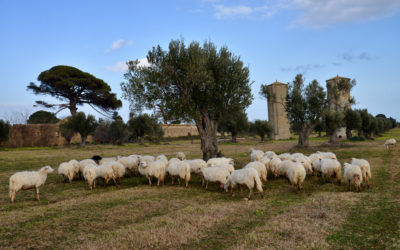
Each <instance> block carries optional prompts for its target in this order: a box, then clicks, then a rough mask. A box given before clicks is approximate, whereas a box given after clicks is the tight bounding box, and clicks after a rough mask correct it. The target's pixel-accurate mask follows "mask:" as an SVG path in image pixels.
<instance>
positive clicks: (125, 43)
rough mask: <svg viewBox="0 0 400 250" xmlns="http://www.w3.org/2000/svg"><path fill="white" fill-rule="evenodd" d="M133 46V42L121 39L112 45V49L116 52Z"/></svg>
mask: <svg viewBox="0 0 400 250" xmlns="http://www.w3.org/2000/svg"><path fill="white" fill-rule="evenodd" d="M132 44H133V42H132V41H131V40H125V39H119V40H117V41H115V42H113V43H112V45H111V49H112V50H116V49H120V48H122V47H127V46H131V45H132Z"/></svg>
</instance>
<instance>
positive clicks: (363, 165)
mask: <svg viewBox="0 0 400 250" xmlns="http://www.w3.org/2000/svg"><path fill="white" fill-rule="evenodd" d="M350 163H351V164H353V165H358V166H360V169H361V172H362V178H363V181H365V184H366V185H367V187H369V179H371V177H372V175H371V167H370V165H369V162H368V161H367V160H364V159H357V158H352V159H351V161H350Z"/></svg>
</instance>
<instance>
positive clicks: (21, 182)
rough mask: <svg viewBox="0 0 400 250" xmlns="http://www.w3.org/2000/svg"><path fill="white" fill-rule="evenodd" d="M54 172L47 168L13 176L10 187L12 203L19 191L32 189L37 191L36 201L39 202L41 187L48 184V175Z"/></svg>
mask: <svg viewBox="0 0 400 250" xmlns="http://www.w3.org/2000/svg"><path fill="white" fill-rule="evenodd" d="M53 171H54V170H53V169H52V168H51V167H50V166H45V167H42V168H41V169H40V170H38V171H23V172H18V173H15V174H13V175H11V177H10V186H9V190H10V192H9V195H10V199H11V203H14V201H15V195H16V194H17V192H18V191H20V190H26V189H32V188H34V189H35V190H36V200H37V201H39V187H40V186H42V185H43V184H44V183H45V182H46V179H47V174H49V173H52V172H53Z"/></svg>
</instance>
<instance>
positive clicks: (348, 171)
mask: <svg viewBox="0 0 400 250" xmlns="http://www.w3.org/2000/svg"><path fill="white" fill-rule="evenodd" d="M344 180H345V181H346V182H348V183H349V189H350V184H354V187H355V188H356V190H357V191H358V192H360V191H361V183H362V181H363V176H362V171H361V168H360V166H358V165H356V164H348V163H347V162H345V163H344Z"/></svg>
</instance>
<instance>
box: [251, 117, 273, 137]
mask: <svg viewBox="0 0 400 250" xmlns="http://www.w3.org/2000/svg"><path fill="white" fill-rule="evenodd" d="M253 129H254V131H255V133H256V134H257V135H259V136H260V138H261V141H264V140H265V135H268V134H269V133H271V131H272V126H271V124H270V123H269V122H268V121H263V120H256V121H255V122H254V127H253Z"/></svg>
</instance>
